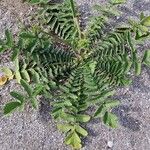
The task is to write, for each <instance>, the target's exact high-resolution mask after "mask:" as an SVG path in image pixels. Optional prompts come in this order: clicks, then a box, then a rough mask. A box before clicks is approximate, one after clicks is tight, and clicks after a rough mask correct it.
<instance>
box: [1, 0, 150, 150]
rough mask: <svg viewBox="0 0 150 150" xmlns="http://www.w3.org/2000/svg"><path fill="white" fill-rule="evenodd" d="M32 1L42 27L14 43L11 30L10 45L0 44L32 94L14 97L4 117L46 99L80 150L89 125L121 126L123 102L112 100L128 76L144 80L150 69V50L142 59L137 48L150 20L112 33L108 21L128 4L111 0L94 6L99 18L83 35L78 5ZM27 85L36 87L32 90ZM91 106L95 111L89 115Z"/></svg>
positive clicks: (23, 31)
mask: <svg viewBox="0 0 150 150" xmlns="http://www.w3.org/2000/svg"><path fill="white" fill-rule="evenodd" d="M30 2H31V3H32V4H38V5H39V6H40V8H41V9H40V11H39V13H38V14H36V17H33V18H36V22H37V24H35V25H33V26H32V27H28V28H27V27H23V29H21V31H20V33H19V37H18V41H15V42H13V40H12V36H11V34H10V32H9V31H8V30H7V31H6V42H1V43H0V45H1V51H3V50H5V49H6V47H7V48H11V49H12V50H13V54H12V61H14V63H15V77H16V79H17V81H18V83H21V85H22V86H23V87H24V89H25V91H27V94H28V95H27V96H24V95H22V94H20V93H16V92H12V93H11V95H12V96H13V97H15V98H16V99H17V101H14V102H11V103H8V104H6V105H5V107H4V113H5V114H7V113H10V112H12V111H13V110H14V109H16V108H20V107H21V108H22V106H24V102H25V100H26V99H29V100H30V102H31V104H32V106H33V107H34V108H37V105H38V104H37V100H36V99H35V98H36V96H37V95H38V94H41V95H43V96H45V97H46V98H48V99H50V105H52V107H53V111H52V116H53V118H54V119H55V120H56V121H57V127H58V129H59V130H61V131H63V132H65V133H66V139H65V143H66V144H67V145H71V146H72V147H73V148H74V149H80V148H81V147H82V142H81V138H82V137H85V136H87V135H88V132H87V131H86V129H85V124H86V123H87V122H89V121H90V120H91V119H93V118H100V119H101V121H103V122H104V123H105V124H106V125H108V126H110V127H113V128H115V127H117V122H118V119H117V116H116V115H115V114H113V113H112V109H113V108H114V107H116V106H118V105H119V101H118V100H114V99H113V98H112V96H114V94H115V90H114V89H116V88H118V87H119V86H126V85H129V84H131V82H132V80H131V79H130V74H129V73H130V72H132V71H134V73H135V75H140V73H141V66H142V64H144V65H147V66H150V51H149V50H147V51H145V53H144V56H142V57H140V56H139V55H138V53H137V49H136V43H137V42H138V41H139V40H141V39H143V38H148V37H149V35H150V32H149V26H150V17H149V16H148V17H146V16H144V14H143V13H142V14H141V17H140V18H141V19H140V22H134V21H130V25H129V26H128V27H117V28H113V29H111V30H110V31H109V32H108V31H107V30H106V29H107V25H108V20H109V19H111V17H113V16H116V15H119V11H117V10H116V6H117V5H118V4H120V3H122V2H124V0H111V1H110V3H108V4H107V5H106V6H105V7H101V6H99V5H96V6H95V9H96V10H97V11H98V16H94V17H92V18H90V21H89V23H88V25H87V27H86V28H85V29H84V30H83V29H82V28H81V27H80V23H79V18H80V15H79V13H78V10H77V6H76V4H75V3H74V1H73V0H65V1H64V2H63V3H50V2H48V0H30ZM110 10H111V11H110ZM8 33H9V34H8ZM28 83H31V84H33V83H34V84H35V85H36V86H37V87H36V88H35V89H34V90H32V88H31V87H30V85H29V84H28ZM39 84H40V85H39ZM41 85H42V86H41ZM35 93H36V94H35ZM53 99H55V100H53ZM91 107H92V108H93V109H94V110H95V111H93V112H91V113H89V111H88V110H89V108H91Z"/></svg>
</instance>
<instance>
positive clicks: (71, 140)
mask: <svg viewBox="0 0 150 150" xmlns="http://www.w3.org/2000/svg"><path fill="white" fill-rule="evenodd" d="M65 143H66V144H67V145H71V146H72V147H73V148H74V149H80V148H81V147H82V145H81V139H80V137H79V136H78V134H77V133H76V132H75V131H74V132H73V133H70V134H69V135H68V136H67V138H66V140H65Z"/></svg>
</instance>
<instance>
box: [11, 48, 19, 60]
mask: <svg viewBox="0 0 150 150" xmlns="http://www.w3.org/2000/svg"><path fill="white" fill-rule="evenodd" d="M18 55H19V49H18V48H14V49H13V53H12V56H11V60H12V61H15V59H16V58H17V56H18Z"/></svg>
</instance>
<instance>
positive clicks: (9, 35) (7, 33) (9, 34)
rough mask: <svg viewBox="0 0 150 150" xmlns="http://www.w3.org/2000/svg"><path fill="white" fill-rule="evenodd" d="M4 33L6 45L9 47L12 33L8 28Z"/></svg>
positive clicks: (11, 44)
mask: <svg viewBox="0 0 150 150" xmlns="http://www.w3.org/2000/svg"><path fill="white" fill-rule="evenodd" d="M5 35H6V45H7V46H8V47H9V48H11V47H12V46H13V36H12V33H11V32H10V31H9V30H6V31H5Z"/></svg>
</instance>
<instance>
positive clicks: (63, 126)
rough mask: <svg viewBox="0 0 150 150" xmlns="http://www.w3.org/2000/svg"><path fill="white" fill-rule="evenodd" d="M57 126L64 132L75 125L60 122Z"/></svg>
mask: <svg viewBox="0 0 150 150" xmlns="http://www.w3.org/2000/svg"><path fill="white" fill-rule="evenodd" d="M57 128H58V129H59V130H60V131H62V132H68V131H70V130H73V129H74V126H72V125H70V124H58V125H57Z"/></svg>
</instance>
